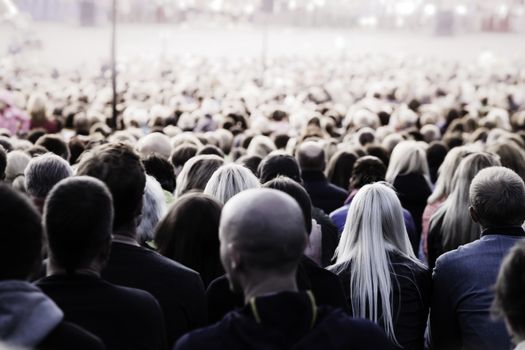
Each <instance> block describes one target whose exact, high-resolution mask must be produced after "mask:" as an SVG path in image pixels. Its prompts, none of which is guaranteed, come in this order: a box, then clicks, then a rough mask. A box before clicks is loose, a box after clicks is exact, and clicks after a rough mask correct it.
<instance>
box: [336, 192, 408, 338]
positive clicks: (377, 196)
mask: <svg viewBox="0 0 525 350" xmlns="http://www.w3.org/2000/svg"><path fill="white" fill-rule="evenodd" d="M391 250H393V251H396V252H397V253H399V254H401V255H403V256H405V257H406V258H408V259H411V260H412V261H414V262H416V263H417V259H416V257H415V255H414V252H413V250H412V248H411V245H410V241H409V239H408V234H407V231H406V229H405V224H404V220H403V209H402V207H401V203H400V201H399V199H398V197H397V195H396V193H395V191H394V190H393V189H392V188H391V187H390V186H389V185H388V184H386V183H379V182H378V183H374V184H370V185H365V186H363V187H362V188H361V189H360V190H359V191H358V192H357V194H356V195H355V197H354V199H353V200H352V203H351V204H350V209H349V210H348V214H347V218H346V223H345V227H344V229H343V233H342V235H341V240H340V241H339V245H338V246H337V249H336V259H337V260H336V263H337V266H338V268H341V269H342V270H346V269H347V268H348V264H351V271H350V274H351V281H352V288H351V289H350V290H352V297H351V300H352V310H353V315H354V316H355V317H361V318H368V319H370V320H374V321H375V322H377V321H378V320H379V318H380V316H381V315H382V316H381V317H382V320H383V327H384V329H385V331H386V333H387V335H388V336H389V337H390V338H391V339H392V340H393V341H396V335H395V334H394V326H393V320H394V317H395V316H394V314H393V306H392V303H391V291H392V284H393V282H392V279H391V275H390V270H389V265H390V261H389V255H388V252H389V251H391ZM373 301H375V302H373ZM380 310H381V311H380Z"/></svg>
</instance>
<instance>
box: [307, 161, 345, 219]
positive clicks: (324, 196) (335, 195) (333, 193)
mask: <svg viewBox="0 0 525 350" xmlns="http://www.w3.org/2000/svg"><path fill="white" fill-rule="evenodd" d="M301 177H302V178H303V186H304V188H305V189H306V192H308V194H309V195H310V198H311V200H312V205H313V206H314V207H316V208H320V209H322V210H323V211H324V212H325V213H326V214H330V213H331V212H333V211H334V210H336V209H337V208H339V207H341V206H343V204H344V202H345V199H346V197H348V192H346V191H345V190H343V189H342V188H339V187H337V186H335V185H332V184H331V183H330V182H328V180H327V179H326V176H325V175H324V174H323V172H322V171H303V172H302V174H301Z"/></svg>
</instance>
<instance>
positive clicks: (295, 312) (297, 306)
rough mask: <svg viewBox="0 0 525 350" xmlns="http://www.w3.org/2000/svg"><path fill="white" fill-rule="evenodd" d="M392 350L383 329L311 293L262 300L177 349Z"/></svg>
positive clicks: (192, 336)
mask: <svg viewBox="0 0 525 350" xmlns="http://www.w3.org/2000/svg"><path fill="white" fill-rule="evenodd" d="M191 349H199V350H206V349H227V350H237V349H239V350H240V349H243V350H246V349H253V350H259V349H260V350H262V349H265V350H266V349H272V350H273V349H275V350H280V349H296V350H308V349H325V350H335V349H353V350H365V349H366V350H371V349H374V350H383V349H392V344H391V343H390V341H389V340H388V338H387V337H386V335H385V334H384V333H383V331H382V330H381V329H380V328H379V327H377V326H376V325H374V324H372V323H371V322H369V321H365V320H359V319H354V318H351V317H350V316H348V315H347V314H346V313H344V312H343V311H342V310H339V309H333V308H331V307H328V306H320V307H319V306H316V305H315V301H314V300H312V299H310V297H309V296H308V294H307V293H306V292H282V293H278V294H272V295H269V296H263V297H258V298H256V299H254V302H253V303H248V304H247V305H246V306H245V307H244V308H243V309H241V310H239V311H233V312H230V313H228V314H227V315H226V316H225V317H224V318H223V319H222V320H221V321H220V322H218V323H216V324H214V325H212V326H210V327H207V328H203V329H199V330H196V331H193V332H191V333H189V334H187V335H185V336H184V337H182V338H181V339H180V340H179V341H178V343H177V345H176V347H175V350H191Z"/></svg>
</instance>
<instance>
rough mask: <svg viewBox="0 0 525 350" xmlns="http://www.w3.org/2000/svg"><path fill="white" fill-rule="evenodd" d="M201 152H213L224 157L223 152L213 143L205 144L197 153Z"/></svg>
mask: <svg viewBox="0 0 525 350" xmlns="http://www.w3.org/2000/svg"><path fill="white" fill-rule="evenodd" d="M201 154H215V155H216V156H219V157H221V158H224V152H223V151H222V150H221V149H220V148H219V147H217V146H215V145H206V146H203V147H202V148H201V149H200V150H199V151H198V152H197V155H201Z"/></svg>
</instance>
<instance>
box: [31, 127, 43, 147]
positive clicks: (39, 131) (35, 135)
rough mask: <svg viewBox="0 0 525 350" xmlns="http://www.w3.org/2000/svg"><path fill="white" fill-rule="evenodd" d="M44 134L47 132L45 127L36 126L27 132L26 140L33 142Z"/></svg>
mask: <svg viewBox="0 0 525 350" xmlns="http://www.w3.org/2000/svg"><path fill="white" fill-rule="evenodd" d="M45 134H47V131H46V129H44V128H36V129H33V130H31V131H29V134H27V140H28V141H30V142H31V143H33V144H34V143H36V141H37V140H38V139H39V138H41V137H42V136H44V135H45Z"/></svg>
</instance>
